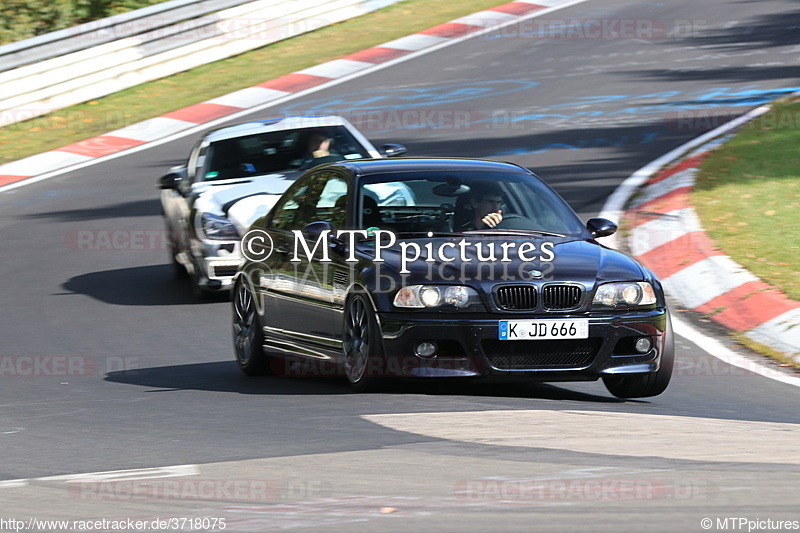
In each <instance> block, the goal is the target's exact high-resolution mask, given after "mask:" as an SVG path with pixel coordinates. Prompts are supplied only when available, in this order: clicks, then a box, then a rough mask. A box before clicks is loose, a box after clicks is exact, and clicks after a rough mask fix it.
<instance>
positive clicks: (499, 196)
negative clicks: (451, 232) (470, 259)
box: [459, 183, 503, 231]
mask: <svg viewBox="0 0 800 533" xmlns="http://www.w3.org/2000/svg"><path fill="white" fill-rule="evenodd" d="M469 203H470V206H471V207H472V218H471V219H469V220H467V221H466V222H465V223H464V224H462V225H461V227H460V228H459V229H460V230H461V231H474V230H481V229H487V228H494V227H496V226H497V225H498V224H499V223H500V222H502V220H503V210H502V209H500V206H501V205H502V204H503V193H502V192H501V190H500V187H499V186H498V185H497V184H496V183H476V184H473V185H471V186H470V193H469Z"/></svg>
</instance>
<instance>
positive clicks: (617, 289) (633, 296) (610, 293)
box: [592, 281, 656, 307]
mask: <svg viewBox="0 0 800 533" xmlns="http://www.w3.org/2000/svg"><path fill="white" fill-rule="evenodd" d="M592 303H593V304H595V305H605V306H607V307H614V306H616V305H618V304H624V305H629V306H645V305H654V304H655V303H656V293H655V291H654V290H653V286H652V285H650V284H649V283H647V282H646V281H631V282H627V283H604V284H603V285H600V286H599V287H598V288H597V292H596V293H595V294H594V302H592Z"/></svg>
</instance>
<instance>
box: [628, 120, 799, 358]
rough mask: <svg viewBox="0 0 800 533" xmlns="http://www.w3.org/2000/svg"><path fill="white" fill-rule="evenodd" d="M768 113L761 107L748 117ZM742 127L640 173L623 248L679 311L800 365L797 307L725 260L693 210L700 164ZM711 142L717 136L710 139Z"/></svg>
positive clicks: (721, 131) (726, 128)
mask: <svg viewBox="0 0 800 533" xmlns="http://www.w3.org/2000/svg"><path fill="white" fill-rule="evenodd" d="M767 109H768V108H767V107H762V108H759V109H757V110H755V111H753V112H752V113H750V114H748V115H747V116H746V117H745V120H749V119H753V118H755V117H757V116H759V115H761V114H763V113H764V112H765V111H766V110H767ZM739 122H740V123H739V124H736V125H734V126H733V127H731V126H724V127H723V128H721V129H719V130H715V131H714V132H711V133H712V134H715V135H706V136H704V137H705V139H703V140H705V141H706V142H705V143H704V144H701V145H700V146H699V147H698V148H696V149H695V150H694V151H691V152H689V151H688V150H685V151H684V153H682V154H678V155H673V157H672V160H670V161H669V162H666V161H661V163H662V165H659V166H660V167H661V168H659V169H650V171H649V172H647V173H646V179H644V180H642V179H641V176H640V179H639V181H640V182H642V181H643V183H640V185H641V186H640V187H639V188H638V190H636V193H635V196H633V198H632V200H630V202H629V203H628V205H627V207H626V209H625V212H624V214H623V215H622V220H623V226H624V227H626V228H628V229H629V230H630V231H629V233H628V236H627V245H628V248H629V249H630V251H631V253H632V255H633V256H635V257H636V258H637V259H638V260H639V261H640V262H641V263H642V264H643V265H645V266H646V267H647V268H649V269H650V270H652V271H653V272H655V273H656V275H657V276H659V278H660V279H661V281H662V283H663V285H664V289H665V290H666V292H667V294H669V295H670V296H671V297H673V298H674V299H675V300H677V301H678V302H679V303H680V304H681V305H682V306H684V307H685V308H687V309H691V310H694V311H697V312H698V313H703V314H704V315H706V316H708V318H710V319H711V320H713V321H714V322H717V323H719V324H721V325H723V326H725V327H726V328H728V329H730V330H733V331H735V332H739V333H743V334H744V335H745V336H747V337H748V338H750V339H752V340H753V341H756V342H759V343H761V344H763V345H765V346H768V347H770V348H772V349H773V350H776V351H778V352H781V353H783V354H786V355H788V356H790V357H793V358H794V360H795V361H797V362H800V302H797V301H794V300H790V299H789V298H787V297H786V296H785V295H784V294H783V293H781V292H780V291H779V290H778V289H776V288H774V287H772V286H770V285H768V284H767V283H764V282H763V281H761V280H760V279H758V278H757V277H755V276H754V275H753V274H751V273H750V272H748V271H747V270H746V269H745V268H744V267H742V266H741V265H739V264H737V263H736V262H735V261H733V259H731V258H730V257H728V256H727V255H724V254H723V253H722V252H721V251H720V250H719V249H718V248H717V247H716V245H715V244H714V242H712V241H711V239H710V238H709V237H708V235H707V234H706V232H705V230H704V229H703V228H702V226H701V225H700V221H699V219H698V217H697V214H696V213H695V210H694V208H693V207H692V205H691V198H690V195H691V190H692V187H693V185H694V183H695V177H696V174H697V168H698V166H699V165H700V164H701V163H702V161H703V159H704V158H705V157H706V156H707V155H708V153H709V152H710V151H712V150H713V149H715V148H716V147H718V146H719V145H720V144H722V143H724V142H725V141H726V140H727V139H728V138H729V136H728V135H727V134H728V133H729V132H730V131H732V130H733V129H734V128H735V127H738V126H739V125H740V124H741V123H744V120H743V121H739ZM709 137H714V138H713V139H712V140H710V141H708V138H709ZM691 148H694V147H690V149H691ZM665 163H666V166H664V164H665ZM629 192H630V190H629ZM628 197H629V198H630V197H631V195H630V194H629V195H628Z"/></svg>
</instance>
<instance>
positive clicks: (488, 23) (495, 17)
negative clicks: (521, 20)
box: [450, 10, 518, 28]
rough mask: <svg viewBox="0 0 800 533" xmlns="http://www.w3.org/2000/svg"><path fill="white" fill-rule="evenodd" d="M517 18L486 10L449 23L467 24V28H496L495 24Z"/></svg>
mask: <svg viewBox="0 0 800 533" xmlns="http://www.w3.org/2000/svg"><path fill="white" fill-rule="evenodd" d="M517 18H518V17H517V16H516V15H511V14H510V13H503V12H501V11H491V10H486V11H478V12H477V13H473V14H471V15H467V16H465V17H461V18H457V19H455V20H451V21H450V22H454V23H456V24H467V25H469V26H480V27H481V28H489V27H493V26H496V25H497V24H502V23H503V22H506V21H508V20H512V19H513V20H517Z"/></svg>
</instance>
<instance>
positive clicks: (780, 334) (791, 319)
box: [745, 309, 800, 363]
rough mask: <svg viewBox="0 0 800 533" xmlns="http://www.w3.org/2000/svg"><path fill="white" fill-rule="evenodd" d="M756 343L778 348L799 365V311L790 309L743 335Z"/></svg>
mask: <svg viewBox="0 0 800 533" xmlns="http://www.w3.org/2000/svg"><path fill="white" fill-rule="evenodd" d="M745 335H747V336H748V337H750V338H751V339H753V340H754V341H756V342H760V343H761V344H765V345H767V346H773V347H776V348H780V349H781V350H782V351H784V352H786V353H788V354H792V355H793V356H794V360H795V361H797V362H798V363H800V353H798V352H797V347H798V346H800V309H792V310H791V311H787V312H785V313H783V314H781V315H779V316H776V317H775V318H773V319H772V320H767V321H766V322H764V323H763V324H761V325H759V326H757V327H755V328H753V329H751V330H750V331H748V332H747V333H745Z"/></svg>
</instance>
